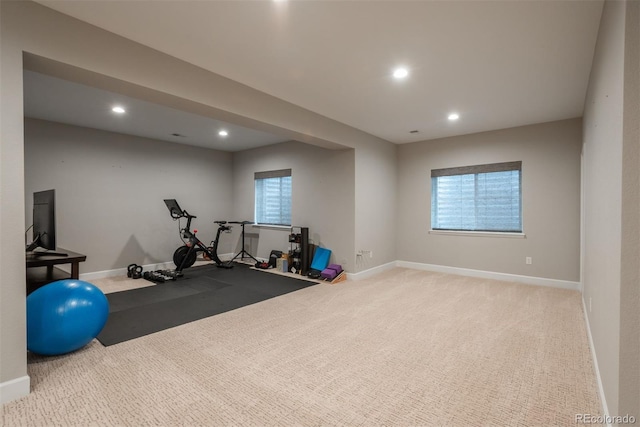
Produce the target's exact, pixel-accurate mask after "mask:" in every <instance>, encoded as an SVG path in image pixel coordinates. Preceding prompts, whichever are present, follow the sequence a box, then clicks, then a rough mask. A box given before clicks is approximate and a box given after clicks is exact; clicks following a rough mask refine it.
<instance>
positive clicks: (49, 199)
mask: <svg viewBox="0 0 640 427" xmlns="http://www.w3.org/2000/svg"><path fill="white" fill-rule="evenodd" d="M36 248H42V249H46V251H37V252H33V254H34V255H53V256H67V254H63V253H57V252H51V251H55V249H56V191H55V190H46V191H37V192H35V193H33V242H31V244H29V245H27V248H26V249H27V252H32V251H34V250H35V249H36Z"/></svg>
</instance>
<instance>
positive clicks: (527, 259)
mask: <svg viewBox="0 0 640 427" xmlns="http://www.w3.org/2000/svg"><path fill="white" fill-rule="evenodd" d="M524 262H526V263H527V264H528V265H530V264H533V261H532V259H531V257H530V256H528V257H526V258H525V259H524Z"/></svg>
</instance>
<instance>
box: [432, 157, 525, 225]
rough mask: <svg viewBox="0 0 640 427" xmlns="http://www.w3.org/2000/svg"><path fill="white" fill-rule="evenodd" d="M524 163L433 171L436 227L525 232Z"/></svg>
mask: <svg viewBox="0 0 640 427" xmlns="http://www.w3.org/2000/svg"><path fill="white" fill-rule="evenodd" d="M521 172H522V162H509V163H494V164H489V165H478V166H467V167H460V168H448V169H434V170H432V171H431V228H432V229H433V230H459V231H494V232H522V191H521Z"/></svg>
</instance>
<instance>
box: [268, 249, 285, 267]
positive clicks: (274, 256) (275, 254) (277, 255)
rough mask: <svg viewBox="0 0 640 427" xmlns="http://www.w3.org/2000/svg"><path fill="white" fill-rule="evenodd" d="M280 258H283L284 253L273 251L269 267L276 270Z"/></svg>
mask: <svg viewBox="0 0 640 427" xmlns="http://www.w3.org/2000/svg"><path fill="white" fill-rule="evenodd" d="M278 258H282V251H276V250H273V251H271V254H270V255H269V267H271V268H276V265H277V263H278Z"/></svg>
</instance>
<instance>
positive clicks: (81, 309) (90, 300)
mask: <svg viewBox="0 0 640 427" xmlns="http://www.w3.org/2000/svg"><path fill="white" fill-rule="evenodd" d="M108 316H109V301H107V297H106V296H105V295H104V294H103V293H102V291H101V290H100V289H98V288H97V287H96V286H94V285H92V284H91V283H88V282H84V281H82V280H74V279H69V280H59V281H57V282H53V283H49V284H48V285H45V286H43V287H41V288H39V289H36V290H35V291H34V292H32V293H31V294H30V295H29V296H28V297H27V349H28V350H29V351H31V352H33V353H37V354H42V355H45V356H53V355H58V354H65V353H69V352H72V351H75V350H78V349H79V348H82V347H84V346H85V345H87V344H88V343H89V342H90V341H91V340H92V339H94V338H95V337H96V336H97V335H98V334H99V333H100V331H101V330H102V328H103V327H104V325H105V323H106V322H107V317H108Z"/></svg>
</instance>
